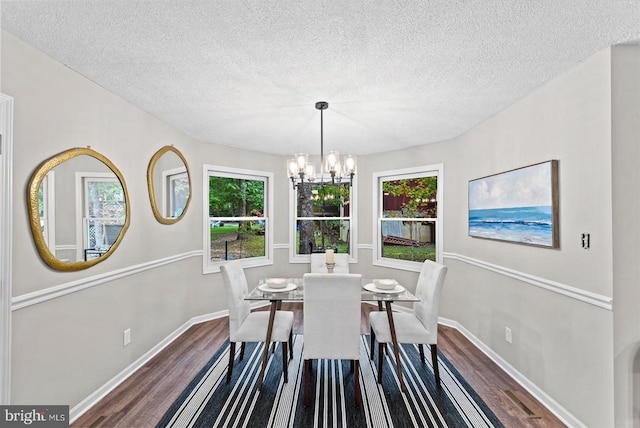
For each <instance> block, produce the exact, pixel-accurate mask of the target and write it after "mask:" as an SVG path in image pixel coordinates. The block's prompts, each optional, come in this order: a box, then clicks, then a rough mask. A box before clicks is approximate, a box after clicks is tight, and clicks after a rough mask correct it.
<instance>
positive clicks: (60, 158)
mask: <svg viewBox="0 0 640 428" xmlns="http://www.w3.org/2000/svg"><path fill="white" fill-rule="evenodd" d="M82 155H86V156H91V157H92V158H95V159H97V160H99V161H101V162H102V163H104V164H105V165H106V166H107V167H109V169H111V171H112V172H113V173H114V174H115V175H116V177H117V178H118V180H119V181H120V185H121V186H122V190H123V191H124V201H125V220H124V224H123V225H122V229H121V230H120V233H119V234H118V237H117V238H116V240H115V241H114V243H113V244H111V247H109V250H108V251H107V252H106V253H104V254H103V255H101V256H100V257H97V258H95V259H92V260H87V261H84V260H82V261H77V262H64V261H61V260H59V259H57V258H56V257H55V256H54V255H53V253H52V252H51V250H50V249H49V246H48V245H47V243H46V242H45V240H44V236H43V235H42V230H41V229H40V216H39V214H38V190H39V188H40V185H41V184H42V180H44V177H45V176H46V175H47V174H48V173H49V172H50V171H51V170H52V169H54V168H55V167H56V166H58V165H60V164H62V163H64V162H66V161H68V160H71V159H73V158H76V157H78V156H82ZM129 205H130V204H129V193H128V192H127V185H126V184H125V181H124V178H123V176H122V173H121V172H120V171H119V170H118V168H116V166H115V165H114V164H113V163H112V162H111V161H110V160H109V159H107V158H106V157H105V156H103V155H101V154H100V153H98V152H96V151H95V150H92V149H91V148H90V147H86V148H84V147H76V148H73V149H69V150H65V151H64V152H61V153H58V154H57V155H54V156H52V157H50V158H49V159H47V160H45V161H44V162H42V163H41V164H40V165H38V167H37V168H36V170H35V172H34V173H33V175H32V176H31V179H30V180H29V187H28V195H27V209H28V211H29V224H30V226H31V234H32V235H33V240H34V241H35V244H36V248H37V249H38V252H39V253H40V256H41V257H42V259H43V260H44V262H45V263H46V264H47V265H48V266H49V267H51V268H52V269H55V270H59V271H66V272H71V271H78V270H83V269H87V268H90V267H91V266H94V265H96V264H98V263H100V262H102V261H104V260H106V259H107V258H108V257H109V256H110V255H111V254H113V252H114V251H115V250H116V248H118V245H120V242H121V241H122V238H123V237H124V234H125V232H126V231H127V229H128V228H129V222H130V221H131V210H130V207H129Z"/></svg>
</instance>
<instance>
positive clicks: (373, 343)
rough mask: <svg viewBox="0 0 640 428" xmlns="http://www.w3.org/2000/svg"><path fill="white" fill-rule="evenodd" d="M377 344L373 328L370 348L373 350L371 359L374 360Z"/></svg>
mask: <svg viewBox="0 0 640 428" xmlns="http://www.w3.org/2000/svg"><path fill="white" fill-rule="evenodd" d="M375 344H376V333H375V332H374V331H373V330H371V344H370V345H369V349H370V351H371V361H373V351H374V346H375Z"/></svg>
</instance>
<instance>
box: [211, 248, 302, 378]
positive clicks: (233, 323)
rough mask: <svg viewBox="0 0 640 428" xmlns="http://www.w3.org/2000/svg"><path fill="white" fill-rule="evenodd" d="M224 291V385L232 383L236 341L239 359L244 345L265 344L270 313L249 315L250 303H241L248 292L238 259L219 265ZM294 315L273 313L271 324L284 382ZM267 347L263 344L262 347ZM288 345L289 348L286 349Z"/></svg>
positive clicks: (286, 374) (286, 375)
mask: <svg viewBox="0 0 640 428" xmlns="http://www.w3.org/2000/svg"><path fill="white" fill-rule="evenodd" d="M220 272H222V279H223V281H224V288H225V292H226V294H227V304H228V305H229V342H230V348H231V349H230V351H229V370H228V371H227V382H229V380H231V375H232V373H233V360H234V358H235V353H236V342H241V343H242V344H241V348H240V359H241V360H242V358H243V357H244V347H245V343H246V342H264V341H265V339H266V337H267V326H268V324H269V312H268V311H258V312H251V311H250V308H249V301H248V300H244V298H245V297H246V295H247V294H248V293H249V290H248V287H247V278H246V277H245V275H244V269H243V268H242V263H241V262H240V261H239V260H234V261H230V262H227V263H225V264H223V265H222V266H220ZM292 327H293V312H289V311H276V315H275V320H274V322H273V332H272V334H271V340H272V341H273V342H282V368H283V371H284V381H285V382H287V381H288V377H289V376H288V373H289V372H288V369H287V367H288V364H287V363H288V361H287V348H288V349H289V357H290V358H293V349H292V344H293V340H292V338H293V337H292V333H291V329H292ZM269 345H270V344H267V343H265V346H269ZM287 345H288V346H287Z"/></svg>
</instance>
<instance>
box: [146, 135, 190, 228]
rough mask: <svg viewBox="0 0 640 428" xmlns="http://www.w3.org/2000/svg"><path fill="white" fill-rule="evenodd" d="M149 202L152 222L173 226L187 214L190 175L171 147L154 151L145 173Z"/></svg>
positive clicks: (174, 149)
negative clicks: (156, 221)
mask: <svg viewBox="0 0 640 428" xmlns="http://www.w3.org/2000/svg"><path fill="white" fill-rule="evenodd" d="M147 186H148V187H149V200H150V202H151V209H152V210H153V215H154V216H155V218H156V220H158V221H159V222H160V223H162V224H173V223H175V222H177V221H179V220H180V219H181V218H182V217H183V216H184V215H185V213H186V212H187V208H188V207H189V202H191V175H190V174H189V165H188V164H187V160H186V159H185V158H184V156H182V153H180V151H179V150H178V149H176V148H175V147H173V146H164V147H163V148H161V149H160V150H158V151H157V152H156V153H155V154H154V155H153V157H152V158H151V161H150V162H149V168H148V169H147Z"/></svg>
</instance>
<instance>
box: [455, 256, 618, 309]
mask: <svg viewBox="0 0 640 428" xmlns="http://www.w3.org/2000/svg"><path fill="white" fill-rule="evenodd" d="M444 258H445V259H449V260H457V261H460V262H463V263H467V264H470V265H473V266H476V267H479V268H481V269H486V270H489V271H492V272H495V273H498V274H500V275H504V276H508V277H510V278H513V279H517V280H519V281H522V282H526V283H528V284H531V285H535V286H536V287H540V288H544V289H545V290H548V291H552V292H554V293H558V294H562V295H563V296H566V297H571V298H572V299H576V300H579V301H581V302H584V303H588V304H590V305H594V306H597V307H599V308H602V309H607V310H609V311H612V310H613V298H611V297H608V296H603V295H602V294H597V293H592V292H590V291H586V290H581V289H579V288H576V287H572V286H571V285H566V284H562V283H560V282H556V281H552V280H550V279H546V278H541V277H538V276H535V275H530V274H528V273H525V272H520V271H517V270H515V269H510V268H507V267H504V266H500V265H496V264H493V263H489V262H485V261H483V260H479V259H475V258H473V257H468V256H464V255H462V254H456V253H444Z"/></svg>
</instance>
